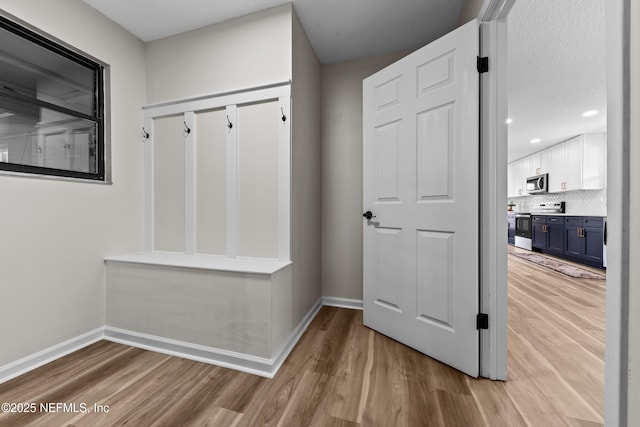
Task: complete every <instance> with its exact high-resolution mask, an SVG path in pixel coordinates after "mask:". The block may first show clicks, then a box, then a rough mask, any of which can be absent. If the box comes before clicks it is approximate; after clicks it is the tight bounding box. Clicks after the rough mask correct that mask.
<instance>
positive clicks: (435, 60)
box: [363, 21, 479, 376]
mask: <svg viewBox="0 0 640 427" xmlns="http://www.w3.org/2000/svg"><path fill="white" fill-rule="evenodd" d="M478 45H479V40H478V23H477V21H472V22H470V23H469V24H466V25H464V26H462V27H460V28H459V29H457V30H456V31H454V32H452V33H450V34H448V35H446V36H444V37H442V38H441V39H439V40H437V41H435V42H433V43H431V44H429V45H427V46H425V47H424V48H422V49H420V50H418V51H416V52H414V53H413V54H411V55H409V56H407V57H406V58H403V59H401V60H400V61H398V62H396V63H395V64H392V65H391V66H389V67H387V68H385V69H384V70H382V71H380V72H378V73H376V74H374V75H373V76H371V77H369V78H367V79H366V80H365V81H364V84H363V125H364V127H363V180H364V186H363V194H364V200H363V205H364V206H363V207H364V211H369V210H370V211H372V212H373V213H374V215H376V217H375V218H372V219H371V220H367V221H365V225H364V229H363V245H364V259H363V275H364V323H365V325H367V326H369V327H371V328H373V329H375V330H377V331H379V332H381V333H383V334H385V335H388V336H390V337H391V338H393V339H395V340H397V341H400V342H403V343H405V344H407V345H409V346H410V347H413V348H415V349H417V350H419V351H422V352H424V353H426V354H428V355H430V356H432V357H434V358H436V359H439V360H441V361H443V362H445V363H447V364H450V365H451V366H453V367H455V368H457V369H459V370H461V371H463V372H466V373H468V374H469V375H471V376H477V375H478V367H479V334H478V331H477V330H476V322H475V320H476V314H477V311H478V184H477V181H478V177H479V166H478V163H479V142H478V140H479V136H478V135H479V124H478V119H479V89H478V87H479V75H478V73H477V70H476V57H477V54H478Z"/></svg>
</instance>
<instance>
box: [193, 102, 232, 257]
mask: <svg viewBox="0 0 640 427" xmlns="http://www.w3.org/2000/svg"><path fill="white" fill-rule="evenodd" d="M195 124H196V126H195V132H196V137H195V141H196V230H198V232H197V235H196V252H197V253H201V254H212V255H225V254H226V253H227V226H226V224H227V163H226V159H227V147H226V145H227V126H226V125H227V116H226V110H225V109H219V110H212V111H202V112H198V113H196V114H195Z"/></svg>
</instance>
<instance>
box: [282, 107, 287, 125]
mask: <svg viewBox="0 0 640 427" xmlns="http://www.w3.org/2000/svg"><path fill="white" fill-rule="evenodd" d="M280 111H281V112H282V121H283V122H286V121H287V116H285V115H284V108H283V107H280Z"/></svg>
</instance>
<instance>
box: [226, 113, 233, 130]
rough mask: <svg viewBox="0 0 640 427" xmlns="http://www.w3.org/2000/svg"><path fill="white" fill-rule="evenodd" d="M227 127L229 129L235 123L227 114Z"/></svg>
mask: <svg viewBox="0 0 640 427" xmlns="http://www.w3.org/2000/svg"><path fill="white" fill-rule="evenodd" d="M227 127H228V128H229V129H231V128H232V127H233V123H231V120H229V116H227Z"/></svg>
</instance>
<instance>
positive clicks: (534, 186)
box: [526, 173, 549, 194]
mask: <svg viewBox="0 0 640 427" xmlns="http://www.w3.org/2000/svg"><path fill="white" fill-rule="evenodd" d="M526 188H527V193H529V194H536V193H547V192H549V174H548V173H545V174H542V175H536V176H530V177H529V178H527V187H526Z"/></svg>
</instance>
